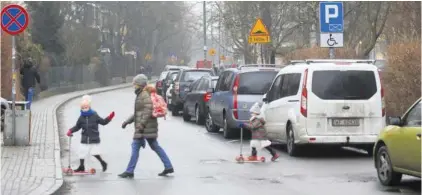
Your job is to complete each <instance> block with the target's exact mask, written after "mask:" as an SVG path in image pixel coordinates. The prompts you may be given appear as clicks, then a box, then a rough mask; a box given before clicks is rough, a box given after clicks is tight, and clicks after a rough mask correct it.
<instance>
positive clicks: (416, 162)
mask: <svg viewBox="0 0 422 195" xmlns="http://www.w3.org/2000/svg"><path fill="white" fill-rule="evenodd" d="M421 129H422V128H421V99H419V100H417V101H416V102H415V103H414V104H413V105H412V106H411V107H410V108H409V109H408V110H407V111H406V112H405V113H404V114H403V116H402V117H389V126H387V127H385V128H384V129H382V131H381V133H380V135H379V136H378V140H377V142H376V144H375V147H374V163H375V168H376V169H377V173H378V180H379V181H380V182H381V184H383V185H386V186H391V185H396V184H399V183H400V181H401V178H402V175H403V174H406V175H411V176H415V177H419V178H420V177H421Z"/></svg>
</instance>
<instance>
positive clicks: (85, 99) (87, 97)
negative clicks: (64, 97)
mask: <svg viewBox="0 0 422 195" xmlns="http://www.w3.org/2000/svg"><path fill="white" fill-rule="evenodd" d="M91 102H92V97H91V96H90V95H84V96H82V100H81V107H87V106H88V107H91Z"/></svg>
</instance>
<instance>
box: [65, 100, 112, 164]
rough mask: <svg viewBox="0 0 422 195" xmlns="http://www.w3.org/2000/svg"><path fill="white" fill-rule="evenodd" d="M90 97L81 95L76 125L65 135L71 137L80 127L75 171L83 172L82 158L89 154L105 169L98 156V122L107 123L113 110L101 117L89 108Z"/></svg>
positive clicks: (103, 162)
mask: <svg viewBox="0 0 422 195" xmlns="http://www.w3.org/2000/svg"><path fill="white" fill-rule="evenodd" d="M91 101H92V98H91V96H89V95H85V96H83V97H82V101H81V115H80V116H79V118H78V120H77V122H76V125H75V126H74V127H72V128H70V129H69V131H68V132H67V134H66V135H67V136H69V137H71V136H72V134H73V133H75V132H77V131H79V130H80V129H82V135H81V145H80V152H79V161H80V164H79V167H78V168H77V169H76V170H74V171H75V172H84V171H85V165H84V159H85V157H86V156H88V155H89V154H91V155H93V156H94V157H95V158H96V159H97V160H98V161H100V163H101V166H102V168H103V172H104V171H106V170H107V163H106V162H105V161H104V160H103V159H102V158H101V156H100V132H99V131H98V124H100V125H107V124H108V123H109V122H110V121H111V120H112V119H113V117H114V112H111V113H110V115H108V117H107V118H106V119H103V118H101V117H100V116H99V115H98V114H97V112H95V111H94V110H92V109H91Z"/></svg>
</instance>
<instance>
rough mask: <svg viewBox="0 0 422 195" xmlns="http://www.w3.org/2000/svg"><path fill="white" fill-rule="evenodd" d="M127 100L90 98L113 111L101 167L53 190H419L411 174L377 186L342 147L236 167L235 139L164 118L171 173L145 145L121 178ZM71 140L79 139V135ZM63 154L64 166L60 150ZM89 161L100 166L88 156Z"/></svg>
mask: <svg viewBox="0 0 422 195" xmlns="http://www.w3.org/2000/svg"><path fill="white" fill-rule="evenodd" d="M133 99H134V94H133V92H132V90H131V89H124V90H119V91H113V92H107V93H103V94H98V95H94V97H93V107H94V108H95V109H96V110H97V111H98V113H100V114H101V115H102V116H106V115H107V114H108V113H109V112H110V111H115V112H116V117H115V119H114V121H113V122H111V123H110V124H109V125H108V126H105V127H103V128H102V129H101V130H100V131H101V138H102V149H103V151H104V155H103V156H104V159H105V160H106V161H107V162H108V163H109V170H108V171H107V172H106V173H98V174H96V175H90V176H65V181H66V184H65V186H64V187H63V188H62V189H61V191H59V192H58V193H57V194H105V195H108V194H119V193H121V194H157V195H159V194H160V195H161V194H162V195H164V194H185V195H189V194H192V195H193V194H195V195H196V194H201V195H207V194H213V195H214V194H219V195H226V194H227V195H233V194H258V193H265V194H271V193H273V194H276V193H280V192H283V194H295V195H296V194H297V195H302V194H303V195H315V194H325V195H338V194H350V195H356V194H370V195H381V194H420V188H421V187H420V180H418V179H414V178H411V177H406V178H405V182H404V184H403V185H402V186H399V187H394V188H386V187H382V186H380V185H379V184H378V181H377V178H376V172H375V170H374V168H373V162H372V159H371V158H369V157H366V156H365V155H363V154H359V153H356V152H352V151H346V150H341V151H325V150H324V151H319V152H318V151H316V152H312V154H309V156H308V157H302V158H291V157H289V156H287V155H286V154H285V153H284V152H283V151H282V150H279V151H281V154H282V155H281V158H280V160H279V161H278V162H274V163H273V162H268V163H259V164H256V163H255V164H251V163H249V164H243V165H239V164H236V163H234V162H233V159H234V158H235V156H236V155H238V152H239V142H237V141H231V142H230V141H226V140H224V139H223V138H222V136H221V135H220V134H210V133H207V132H206V131H205V129H204V128H203V127H200V126H197V125H195V124H194V123H185V122H183V120H182V119H181V117H171V116H169V117H168V118H167V120H160V121H159V123H160V138H159V141H160V143H161V145H162V146H163V147H164V149H165V150H166V151H167V153H168V154H169V156H170V158H171V160H172V161H173V165H174V167H175V171H176V172H175V174H174V176H170V177H164V178H163V177H159V176H157V173H159V172H161V171H162V169H163V165H162V164H161V161H160V160H159V159H158V157H157V156H156V155H155V153H153V152H152V151H151V150H150V149H149V148H148V147H147V148H146V150H141V154H140V161H139V163H138V167H137V168H136V172H135V179H132V180H131V179H121V178H118V176H117V174H119V173H121V172H122V171H124V169H125V167H126V165H127V162H128V160H129V157H130V143H131V136H132V133H133V130H131V128H127V129H126V130H122V129H121V128H120V124H121V122H122V121H123V120H124V119H125V118H126V117H127V116H129V115H130V112H131V111H132V110H133V107H132V106H133V103H132V101H133ZM78 103H79V102H78V101H71V102H69V104H67V105H66V106H65V107H63V110H62V114H63V118H64V119H63V120H62V125H61V129H62V134H63V133H64V132H65V131H66V129H68V128H69V127H71V125H73V123H74V122H75V121H76V119H77V117H78V114H79V107H78V106H79V104H78ZM74 139H75V140H79V139H80V135H79V134H77V135H75V136H74ZM64 140H65V139H64ZM77 147H78V142H76V141H75V142H72V147H71V148H72V151H71V154H72V159H73V160H72V165H73V167H74V168H76V166H77V165H78V160H77V159H76V156H75V155H76V149H77ZM246 147H247V146H246V145H245V149H246ZM62 148H64V149H65V148H67V147H62ZM65 150H66V149H65ZM64 154H65V155H64V156H63V164H64V165H66V164H67V152H64ZM266 155H268V154H266ZM90 164H91V165H92V166H93V167H95V168H97V169H100V164H99V163H98V162H97V161H96V160H95V159H94V158H91V159H90Z"/></svg>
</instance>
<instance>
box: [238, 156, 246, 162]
mask: <svg viewBox="0 0 422 195" xmlns="http://www.w3.org/2000/svg"><path fill="white" fill-rule="evenodd" d="M236 161H237V162H239V163H243V162H245V159H244V158H243V156H239V157H237V158H236Z"/></svg>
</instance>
